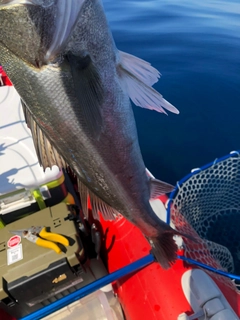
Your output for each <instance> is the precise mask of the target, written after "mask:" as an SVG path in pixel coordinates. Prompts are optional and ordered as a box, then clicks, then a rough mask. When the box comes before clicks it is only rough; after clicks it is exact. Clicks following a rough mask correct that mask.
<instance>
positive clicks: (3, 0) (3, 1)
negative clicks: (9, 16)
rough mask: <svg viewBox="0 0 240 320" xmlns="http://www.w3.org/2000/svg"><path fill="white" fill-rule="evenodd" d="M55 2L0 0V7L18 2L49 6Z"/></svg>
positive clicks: (43, 0)
mask: <svg viewBox="0 0 240 320" xmlns="http://www.w3.org/2000/svg"><path fill="white" fill-rule="evenodd" d="M54 3H55V0H0V8H1V7H5V8H6V7H9V6H13V5H18V4H30V5H34V6H42V7H49V6H51V5H53V4H54Z"/></svg>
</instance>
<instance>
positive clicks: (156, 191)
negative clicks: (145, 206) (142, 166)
mask: <svg viewBox="0 0 240 320" xmlns="http://www.w3.org/2000/svg"><path fill="white" fill-rule="evenodd" d="M149 182H150V199H156V198H158V197H159V196H161V195H163V194H165V193H169V192H172V191H173V189H174V186H172V185H171V184H169V183H166V182H163V181H161V180H157V179H154V178H150V179H149Z"/></svg>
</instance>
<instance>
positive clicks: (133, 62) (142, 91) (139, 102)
mask: <svg viewBox="0 0 240 320" xmlns="http://www.w3.org/2000/svg"><path fill="white" fill-rule="evenodd" d="M117 71H118V75H119V77H120V81H121V84H122V87H123V89H124V90H126V91H127V93H128V95H129V97H130V99H131V100H132V102H133V103H134V104H135V105H136V106H139V107H141V108H146V109H149V110H155V111H158V112H161V113H165V114H166V111H165V110H164V109H166V110H168V111H170V112H173V113H179V111H178V110H177V109H176V108H175V107H174V106H173V105H172V104H171V103H169V102H168V101H167V100H165V99H164V98H163V97H162V95H161V94H160V93H158V92H157V91H156V90H155V89H153V88H152V87H151V86H152V85H153V84H154V83H155V82H156V81H158V78H159V75H160V74H159V73H158V71H157V70H156V69H155V68H153V67H151V66H150V65H149V64H148V63H147V62H146V61H144V60H141V59H139V58H136V57H134V56H130V55H128V54H126V53H122V52H120V63H119V64H118V66H117Z"/></svg>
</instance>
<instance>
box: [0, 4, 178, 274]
mask: <svg viewBox="0 0 240 320" xmlns="http://www.w3.org/2000/svg"><path fill="white" fill-rule="evenodd" d="M0 30H1V32H0V63H1V64H2V65H3V67H4V69H5V70H6V72H7V74H8V76H9V77H10V79H11V81H12V82H13V84H14V86H15V88H16V90H17V91H18V93H19V95H20V96H21V98H22V102H23V106H24V109H25V116H26V121H27V123H28V125H29V127H30V128H31V130H32V135H33V139H34V143H35V148H36V151H37V154H38V157H39V161H40V163H41V164H42V166H43V167H44V168H46V167H48V166H49V167H51V166H52V165H53V164H57V165H58V166H60V167H62V166H65V165H66V164H67V165H69V166H70V167H71V168H72V169H73V170H74V172H75V173H76V175H77V176H78V179H79V185H80V187H79V188H80V196H81V201H82V206H83V210H84V212H85V214H87V197H88V196H90V198H91V202H92V207H93V214H94V216H95V217H96V216H97V214H98V211H101V212H102V214H103V216H104V217H105V219H111V218H114V215H115V214H116V213H117V212H119V213H121V214H122V215H124V216H125V217H126V218H127V219H129V220H130V221H132V222H133V223H134V224H135V225H136V226H138V227H139V228H140V229H141V231H142V232H143V234H144V235H145V236H146V237H147V238H148V239H149V240H150V243H151V244H152V248H153V253H154V254H155V256H156V258H157V260H158V261H159V262H160V264H161V265H162V267H163V268H168V267H169V266H170V265H171V263H173V262H174V261H175V259H176V250H177V246H176V244H175V242H174V240H173V235H174V234H177V231H175V230H173V229H172V228H171V227H170V226H169V225H167V224H166V223H164V222H163V221H161V220H160V219H159V218H158V217H157V216H156V215H155V213H154V212H153V210H152V208H151V206H150V204H149V199H150V198H154V197H156V196H158V195H160V194H162V193H165V192H169V191H171V190H172V186H171V185H169V184H166V183H164V182H161V181H159V180H155V179H153V178H150V177H149V176H148V175H147V174H146V170H145V165H144V162H143V159H142V156H141V153H140V149H139V144H138V139H137V132H136V126H135V121H134V116H133V111H132V107H131V103H130V100H129V97H130V98H131V100H132V101H133V102H134V103H135V104H136V105H137V106H140V107H143V108H148V109H154V110H156V111H159V112H165V111H164V108H165V109H167V110H169V111H171V112H174V113H178V110H177V109H176V108H175V107H174V106H172V105H171V104H170V103H168V102H167V101H166V100H164V99H163V98H162V96H161V95H160V94H159V93H158V92H156V91H155V90H154V89H153V88H152V85H153V84H154V83H155V82H156V81H158V78H159V72H158V71H157V70H156V69H154V68H153V67H152V66H151V65H150V64H149V63H147V62H145V61H143V60H141V59H139V58H136V57H134V56H132V55H129V54H127V53H124V52H121V51H118V50H117V48H116V46H115V43H114V40H113V37H112V34H111V32H110V30H109V27H108V24H107V21H106V17H105V14H104V10H103V6H102V3H101V1H100V0H22V1H21V0H13V1H12V0H0Z"/></svg>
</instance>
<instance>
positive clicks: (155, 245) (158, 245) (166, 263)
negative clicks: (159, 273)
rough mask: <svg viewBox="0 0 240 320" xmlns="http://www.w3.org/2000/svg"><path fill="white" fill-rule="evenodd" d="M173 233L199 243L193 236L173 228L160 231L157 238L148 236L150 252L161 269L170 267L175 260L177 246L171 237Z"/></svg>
mask: <svg viewBox="0 0 240 320" xmlns="http://www.w3.org/2000/svg"><path fill="white" fill-rule="evenodd" d="M174 235H178V236H181V237H184V238H187V239H189V240H191V241H193V242H195V243H199V242H198V240H197V239H196V238H195V237H193V236H190V235H187V234H184V233H181V232H179V231H177V230H174V229H172V230H166V231H164V232H162V233H160V234H159V236H158V237H157V238H150V239H149V242H150V244H151V245H152V253H153V255H154V256H155V258H156V259H157V261H158V262H159V263H160V265H161V266H162V268H163V269H168V268H170V267H171V265H172V264H173V263H174V262H175V261H176V260H177V250H178V246H177V244H176V242H175V241H174V239H173V236H174Z"/></svg>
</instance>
